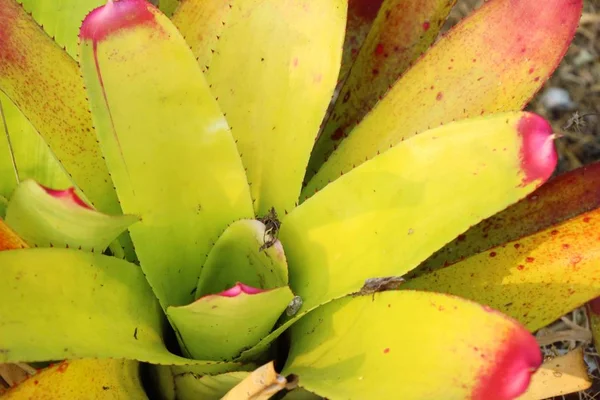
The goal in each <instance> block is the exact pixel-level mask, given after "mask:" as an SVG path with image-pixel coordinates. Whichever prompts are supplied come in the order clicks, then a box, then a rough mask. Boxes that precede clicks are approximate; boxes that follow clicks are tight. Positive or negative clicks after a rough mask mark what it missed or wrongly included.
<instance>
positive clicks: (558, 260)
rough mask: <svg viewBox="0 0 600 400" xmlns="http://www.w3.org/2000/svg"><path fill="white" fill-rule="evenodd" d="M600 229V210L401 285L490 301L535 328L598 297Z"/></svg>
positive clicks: (599, 290)
mask: <svg viewBox="0 0 600 400" xmlns="http://www.w3.org/2000/svg"><path fill="white" fill-rule="evenodd" d="M599 231H600V209H597V210H594V211H591V212H589V213H585V214H582V215H580V216H578V217H577V218H574V219H572V220H569V221H566V222H564V223H562V224H560V225H556V226H553V227H550V228H548V229H546V230H543V231H541V232H539V233H536V234H534V235H531V236H527V237H524V238H522V239H519V240H517V241H514V242H508V243H506V244H504V245H503V246H502V247H497V248H493V249H491V250H490V251H486V252H483V253H480V254H477V255H475V256H472V257H469V258H467V259H465V260H463V261H460V262H458V263H456V264H454V265H451V266H449V267H446V268H442V269H439V270H436V271H434V272H431V273H429V274H425V275H421V276H420V277H418V278H415V279H413V280H410V281H408V282H406V283H405V284H404V285H403V287H406V288H407V289H418V290H427V291H434V292H443V293H450V294H453V295H457V296H461V297H464V298H467V299H471V300H474V301H476V302H478V303H480V304H487V305H489V306H491V307H493V308H496V309H498V310H500V311H502V312H504V313H505V314H507V315H510V316H512V317H513V318H516V319H518V320H519V321H520V322H521V323H522V324H523V325H525V326H526V327H527V328H528V329H529V330H530V331H532V332H533V331H536V330H538V329H540V328H542V327H544V326H546V325H547V324H549V323H551V322H552V321H555V320H556V319H558V318H560V316H562V315H564V314H566V313H567V312H569V311H571V310H573V309H574V308H577V307H579V306H581V305H583V304H585V303H586V302H587V301H589V300H591V299H593V298H595V297H597V296H600V282H599V281H598V278H597V277H598V276H599V275H600V262H598V260H600V241H599V240H598V232H599ZM558 300H560V301H558Z"/></svg>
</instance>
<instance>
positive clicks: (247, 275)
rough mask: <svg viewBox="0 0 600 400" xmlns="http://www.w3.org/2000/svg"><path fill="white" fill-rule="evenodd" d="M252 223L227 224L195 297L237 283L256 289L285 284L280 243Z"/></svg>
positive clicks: (241, 221) (284, 267)
mask: <svg viewBox="0 0 600 400" xmlns="http://www.w3.org/2000/svg"><path fill="white" fill-rule="evenodd" d="M271 239H273V238H272V236H271V234H270V233H268V232H266V229H265V225H264V224H263V223H262V222H260V221H256V220H247V219H246V220H240V221H236V222H234V223H233V224H231V225H229V226H228V227H227V229H226V230H225V232H223V234H222V235H221V236H220V237H219V239H218V240H217V242H216V243H215V245H214V246H213V248H212V249H211V250H210V253H209V254H208V257H207V258H206V263H205V264H204V265H203V266H202V273H201V274H200V279H199V280H198V288H197V290H196V298H199V297H201V296H204V295H207V294H214V293H218V292H221V291H223V290H226V289H229V288H230V287H232V286H234V285H235V284H236V283H237V282H241V283H243V284H245V285H248V286H252V287H256V288H259V289H275V288H277V287H281V286H286V285H287V284H288V268H287V262H286V260H285V253H284V252H283V247H282V246H281V242H279V241H278V240H274V241H273V243H270V244H271V245H270V246H269V247H265V246H266V245H265V240H267V243H269V241H270V240H271Z"/></svg>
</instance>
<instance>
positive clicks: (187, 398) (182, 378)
mask: <svg viewBox="0 0 600 400" xmlns="http://www.w3.org/2000/svg"><path fill="white" fill-rule="evenodd" d="M249 374H250V373H249V372H228V373H226V374H221V375H214V376H210V375H204V376H201V375H196V374H193V373H184V374H180V375H176V376H175V392H176V393H177V399H178V400H198V399H202V400H220V399H222V398H223V396H225V395H226V394H227V392H228V391H230V390H231V389H232V388H233V387H235V385H237V384H238V383H240V382H241V381H242V380H244V378H246V377H247V376H248V375H249Z"/></svg>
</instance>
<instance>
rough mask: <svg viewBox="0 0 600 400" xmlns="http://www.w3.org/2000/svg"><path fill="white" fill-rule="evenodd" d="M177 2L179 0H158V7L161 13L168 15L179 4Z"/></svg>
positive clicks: (171, 13)
mask: <svg viewBox="0 0 600 400" xmlns="http://www.w3.org/2000/svg"><path fill="white" fill-rule="evenodd" d="M179 2H180V0H158V8H159V9H160V11H162V12H163V14H165V15H166V16H168V17H170V16H171V15H173V13H174V12H175V10H176V9H177V7H178V6H179Z"/></svg>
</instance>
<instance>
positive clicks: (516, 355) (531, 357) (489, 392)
mask: <svg viewBox="0 0 600 400" xmlns="http://www.w3.org/2000/svg"><path fill="white" fill-rule="evenodd" d="M493 358H494V363H493V364H492V365H491V367H489V368H487V369H486V370H485V371H483V372H482V374H481V375H480V377H479V379H478V381H479V382H478V384H477V386H476V387H475V390H474V391H473V397H472V399H473V400H512V399H515V398H517V397H519V396H520V395H521V394H523V393H524V392H525V391H526V390H527V387H528V386H529V382H530V381H531V375H533V373H534V372H535V371H536V370H537V369H538V368H539V367H540V365H541V364H542V353H541V352H540V348H539V346H538V344H537V342H536V340H535V338H534V337H533V336H532V335H531V334H530V333H529V332H527V331H526V330H525V329H523V328H513V329H511V330H510V331H509V332H508V333H507V335H506V337H505V339H504V341H503V343H502V345H501V348H500V349H499V350H498V351H497V353H496V354H495V355H494V357H493Z"/></svg>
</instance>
